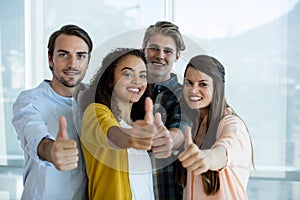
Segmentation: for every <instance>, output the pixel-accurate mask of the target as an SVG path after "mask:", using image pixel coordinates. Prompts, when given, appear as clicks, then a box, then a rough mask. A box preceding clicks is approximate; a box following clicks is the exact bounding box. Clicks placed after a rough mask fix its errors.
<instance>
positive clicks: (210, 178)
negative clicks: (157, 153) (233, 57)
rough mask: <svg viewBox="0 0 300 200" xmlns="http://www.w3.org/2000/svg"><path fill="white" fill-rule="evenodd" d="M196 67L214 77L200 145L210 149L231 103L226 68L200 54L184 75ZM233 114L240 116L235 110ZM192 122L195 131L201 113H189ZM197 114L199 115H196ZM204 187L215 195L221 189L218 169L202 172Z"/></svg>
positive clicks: (188, 66) (192, 61)
mask: <svg viewBox="0 0 300 200" xmlns="http://www.w3.org/2000/svg"><path fill="white" fill-rule="evenodd" d="M190 67H192V68H194V69H196V70H199V71H201V72H203V73H205V74H207V75H208V76H210V77H211V78H212V79H213V96H212V102H211V104H210V106H209V114H208V122H207V127H208V128H207V131H206V135H205V138H204V140H203V142H202V144H201V145H200V146H199V148H200V149H210V148H211V147H212V146H213V144H214V143H215V142H216V139H217V138H216V134H217V129H218V125H219V123H220V121H221V119H222V118H223V117H224V114H225V113H224V111H225V108H226V107H229V105H228V104H227V102H226V99H225V84H224V83H225V69H224V67H223V65H222V64H221V63H220V62H219V61H218V60H217V59H215V58H213V57H211V56H207V55H198V56H195V57H193V58H192V59H191V60H190V62H189V63H188V65H187V67H186V69H185V72H184V77H185V76H186V72H187V69H188V68H190ZM233 114H234V115H236V116H238V115H237V114H236V113H235V112H234V111H233ZM187 115H189V116H190V117H189V118H190V119H191V120H192V123H193V124H194V126H193V128H192V131H193V133H195V132H197V130H198V128H199V126H200V124H201V121H200V120H199V119H200V116H199V114H197V113H196V112H194V111H192V112H190V113H187ZM195 116H197V117H195ZM238 117H239V116H238ZM251 146H252V144H251ZM252 164H253V151H252ZM201 176H202V182H203V189H204V191H205V193H206V194H207V195H214V194H216V193H217V192H218V191H219V189H220V178H219V172H218V171H211V170H208V171H207V172H205V173H203V174H201ZM185 180H186V178H184V177H183V181H184V182H183V183H185V182H186V181H185Z"/></svg>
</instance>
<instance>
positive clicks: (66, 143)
mask: <svg viewBox="0 0 300 200" xmlns="http://www.w3.org/2000/svg"><path fill="white" fill-rule="evenodd" d="M78 160H79V157H78V149H77V143H76V141H75V140H69V138H68V134H67V122H66V119H65V118H64V117H63V116H61V117H60V118H59V130H58V133H57V137H56V140H55V141H54V142H53V145H52V149H51V161H52V163H53V164H54V165H55V167H56V168H57V169H58V170H60V171H67V170H71V169H74V168H76V167H77V163H78Z"/></svg>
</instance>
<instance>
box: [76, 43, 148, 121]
mask: <svg viewBox="0 0 300 200" xmlns="http://www.w3.org/2000/svg"><path fill="white" fill-rule="evenodd" d="M129 55H134V56H136V57H138V58H140V59H142V60H143V62H144V63H145V64H146V58H145V55H144V53H143V52H142V51H141V50H140V49H132V48H117V49H115V50H114V51H112V52H110V53H109V54H108V55H107V56H106V57H105V58H104V59H103V61H102V66H101V67H100V68H99V70H98V71H97V73H96V74H95V75H94V77H93V78H92V80H91V83H90V85H89V88H88V89H87V90H86V91H85V92H84V94H83V97H84V101H83V102H82V105H81V111H82V113H83V112H84V110H85V109H86V108H87V106H88V105H89V104H91V103H101V104H104V105H106V106H107V107H108V108H110V109H111V110H112V112H113V114H114V116H115V117H116V119H119V114H120V110H119V108H118V106H117V104H116V102H115V100H114V98H113V97H112V96H113V91H114V72H115V69H116V68H117V65H118V63H119V62H120V61H121V60H122V59H123V58H125V57H127V56H129Z"/></svg>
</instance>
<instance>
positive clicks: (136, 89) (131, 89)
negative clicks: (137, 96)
mask: <svg viewBox="0 0 300 200" xmlns="http://www.w3.org/2000/svg"><path fill="white" fill-rule="evenodd" d="M128 90H129V91H131V92H139V91H140V90H139V89H138V88H128Z"/></svg>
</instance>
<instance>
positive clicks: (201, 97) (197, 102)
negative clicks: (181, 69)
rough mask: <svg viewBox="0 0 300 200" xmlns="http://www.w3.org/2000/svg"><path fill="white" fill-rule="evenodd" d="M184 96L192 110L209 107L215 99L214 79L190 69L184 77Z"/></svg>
mask: <svg viewBox="0 0 300 200" xmlns="http://www.w3.org/2000/svg"><path fill="white" fill-rule="evenodd" d="M183 95H184V99H185V102H186V103H187V104H188V106H189V107H190V108H191V109H201V108H206V107H208V106H209V105H210V104H211V102H212V97H213V79H212V78H211V77H210V76H208V75H207V74H205V73H203V72H201V71H199V70H197V69H195V68H193V67H188V69H187V71H186V75H185V77H184V86H183Z"/></svg>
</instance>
